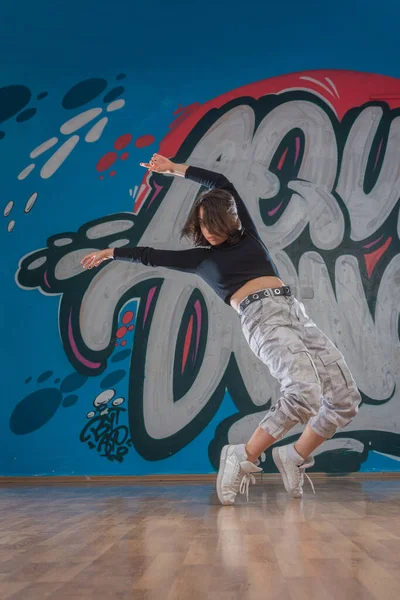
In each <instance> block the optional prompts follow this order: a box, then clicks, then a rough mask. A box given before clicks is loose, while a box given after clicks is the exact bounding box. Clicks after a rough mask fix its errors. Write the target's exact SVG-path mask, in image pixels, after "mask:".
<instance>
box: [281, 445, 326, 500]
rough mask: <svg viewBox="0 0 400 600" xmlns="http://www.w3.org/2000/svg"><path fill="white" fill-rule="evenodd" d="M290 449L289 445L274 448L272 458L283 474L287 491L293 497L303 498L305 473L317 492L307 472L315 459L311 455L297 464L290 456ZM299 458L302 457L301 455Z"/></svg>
mask: <svg viewBox="0 0 400 600" xmlns="http://www.w3.org/2000/svg"><path fill="white" fill-rule="evenodd" d="M288 449H289V446H279V447H278V448H274V449H273V450H272V458H273V460H274V463H275V465H276V466H277V468H278V469H279V471H280V474H281V475H282V479H283V484H284V486H285V488H286V491H287V492H288V493H289V494H290V495H291V496H292V497H293V498H301V497H302V495H303V483H304V475H305V476H306V477H307V479H308V481H309V482H310V484H311V487H312V490H313V492H314V494H315V490H314V486H313V483H312V481H311V479H310V478H309V476H308V475H307V473H305V470H306V469H308V468H309V467H312V466H313V464H314V463H315V460H314V459H313V457H312V456H309V457H308V458H306V460H304V461H302V462H300V464H297V463H296V462H295V461H294V460H293V459H292V458H291V457H290V456H289V454H288ZM292 452H293V451H292ZM295 452H296V451H295ZM296 454H297V453H296ZM298 456H299V455H298ZM299 458H300V459H301V457H300V456H299ZM301 460H302V459H301Z"/></svg>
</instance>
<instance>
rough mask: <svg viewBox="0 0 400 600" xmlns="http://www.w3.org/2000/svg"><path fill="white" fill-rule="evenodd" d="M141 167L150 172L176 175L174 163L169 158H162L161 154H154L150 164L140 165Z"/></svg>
mask: <svg viewBox="0 0 400 600" xmlns="http://www.w3.org/2000/svg"><path fill="white" fill-rule="evenodd" d="M140 166H141V167H144V168H145V169H148V170H149V171H155V172H156V173H169V174H170V175H173V174H174V167H175V165H174V163H173V162H172V161H171V160H169V158H165V156H161V154H153V156H152V158H151V160H150V162H149V163H140Z"/></svg>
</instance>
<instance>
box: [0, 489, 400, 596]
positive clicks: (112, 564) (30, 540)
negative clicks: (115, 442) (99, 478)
mask: <svg viewBox="0 0 400 600" xmlns="http://www.w3.org/2000/svg"><path fill="white" fill-rule="evenodd" d="M315 484H316V496H313V495H312V493H311V491H308V490H307V492H306V496H305V498H304V500H303V501H298V500H291V499H289V498H288V497H287V495H286V493H285V491H284V489H283V487H282V485H281V484H280V482H278V481H273V482H270V481H267V482H265V481H264V483H257V485H256V486H253V487H252V488H251V490H250V491H251V495H250V501H249V503H248V504H246V501H245V500H244V499H243V498H240V501H239V502H238V504H237V505H236V506H235V507H222V506H220V505H219V504H218V501H217V498H216V495H215V493H214V488H213V485H212V484H210V483H207V484H179V485H174V484H159V485H157V484H153V485H143V484H141V485H139V484H136V485H135V484H131V485H112V484H95V483H94V484H93V483H92V484H81V485H76V484H70V485H65V484H54V485H47V486H40V485H36V486H34V485H32V486H25V485H15V484H7V485H5V484H4V485H2V486H1V487H0V598H1V599H4V598H10V599H13V600H16V599H24V600H36V599H37V600H43V599H44V598H54V599H57V600H64V599H65V598H76V599H79V600H85V599H86V598H93V599H94V598H96V600H102V599H107V600H111V599H114V598H116V599H117V598H118V599H119V598H129V599H132V598H133V599H138V600H139V599H147V600H148V599H157V600H158V599H162V600H178V599H179V600H180V599H182V600H197V599H198V598H202V599H203V598H204V599H211V600H228V599H229V600H236V599H237V600H247V599H263V600H264V599H270V598H274V599H279V600H287V599H288V600H312V599H315V600H328V599H329V600H330V599H334V600H347V599H348V600H359V599H363V600H367V599H368V600H370V599H371V600H373V599H375V600H376V599H379V600H380V599H382V600H397V599H399V598H400V480H383V481H377V480H370V481H359V480H354V479H347V480H346V479H340V478H333V479H330V480H320V481H318V480H315Z"/></svg>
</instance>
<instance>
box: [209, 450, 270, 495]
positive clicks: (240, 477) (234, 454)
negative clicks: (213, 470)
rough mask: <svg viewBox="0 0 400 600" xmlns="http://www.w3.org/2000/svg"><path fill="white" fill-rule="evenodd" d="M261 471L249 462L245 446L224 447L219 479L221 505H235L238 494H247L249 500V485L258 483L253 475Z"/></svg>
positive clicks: (218, 492) (218, 491) (218, 490)
mask: <svg viewBox="0 0 400 600" xmlns="http://www.w3.org/2000/svg"><path fill="white" fill-rule="evenodd" d="M260 471H262V469H260V468H259V467H257V466H256V465H254V464H253V463H251V462H250V461H248V460H247V454H246V450H245V445H244V444H238V445H236V446H224V447H223V448H222V452H221V459H220V463H219V471H218V477H217V494H218V499H219V501H220V502H221V504H224V505H230V504H233V503H234V502H235V498H236V495H237V494H238V492H240V493H241V494H246V495H247V500H248V499H249V485H250V483H255V482H256V480H255V477H254V475H252V473H259V472H260Z"/></svg>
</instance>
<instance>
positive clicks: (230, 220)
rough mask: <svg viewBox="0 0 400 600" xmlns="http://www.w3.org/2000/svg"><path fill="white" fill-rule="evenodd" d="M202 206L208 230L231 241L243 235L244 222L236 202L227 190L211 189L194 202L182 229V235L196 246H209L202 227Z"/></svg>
mask: <svg viewBox="0 0 400 600" xmlns="http://www.w3.org/2000/svg"><path fill="white" fill-rule="evenodd" d="M200 206H202V207H203V223H204V225H205V226H206V228H207V230H208V231H209V232H210V233H212V234H214V235H218V236H221V237H226V238H227V241H228V242H229V243H235V242H236V241H238V240H239V239H240V237H241V235H242V234H241V230H242V223H241V222H240V219H239V217H238V212H237V207H236V202H235V199H234V197H233V196H232V194H230V193H229V192H227V191H226V190H219V189H216V190H211V191H209V192H205V193H204V194H201V195H200V196H199V197H198V198H197V199H196V200H195V202H194V204H193V206H192V209H191V211H190V214H189V216H188V218H187V221H186V223H185V225H184V226H183V228H182V231H181V237H187V238H189V239H190V240H192V242H193V243H194V245H195V246H209V245H210V242H208V241H207V240H206V238H205V237H204V235H203V234H202V232H201V227H200V216H199V212H200Z"/></svg>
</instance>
